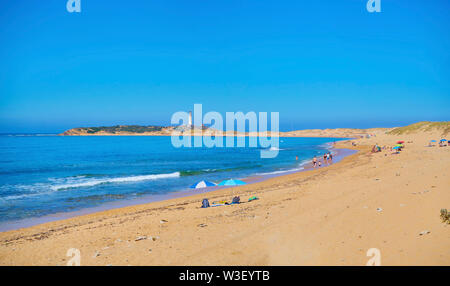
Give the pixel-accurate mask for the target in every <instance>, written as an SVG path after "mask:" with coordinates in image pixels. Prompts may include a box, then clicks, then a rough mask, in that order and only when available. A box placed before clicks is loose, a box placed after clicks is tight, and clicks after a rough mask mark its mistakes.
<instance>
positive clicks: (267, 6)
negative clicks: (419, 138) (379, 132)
mask: <svg viewBox="0 0 450 286" xmlns="http://www.w3.org/2000/svg"><path fill="white" fill-rule="evenodd" d="M366 2H367V1H366V0H345V1H336V0H333V1H325V0H322V1H319V0H314V1H312V0H308V1H300V0H295V1H265V0H264V1H263V0H255V1H246V0H239V1H235V0H226V1H221V0H220V1H219V0H214V1H210V0H204V1H195V0H190V1H186V0H183V1H174V0H164V1H162V0H159V1H153V0H146V1H137V0H121V1H119V0H113V1H99V0H97V1H95V0H81V3H82V12H81V13H80V14H77V13H73V14H70V13H68V12H67V11H66V0H45V1H44V0H40V1H38V0H14V1H12V0H10V1H0V132H3V133H6V132H61V131H63V130H65V129H69V128H72V127H80V126H100V125H116V124H145V125H150V124H163V125H166V124H169V123H170V118H171V115H172V114H173V113H174V112H176V111H180V110H191V109H192V108H193V104H194V103H202V104H203V109H204V112H206V111H218V112H222V113H223V112H226V111H234V112H237V111H243V112H248V111H255V112H261V111H267V112H271V111H278V112H280V121H281V126H280V127H281V130H290V129H291V128H294V129H300V128H327V127H330V128H333V127H362V128H364V127H378V126H386V127H390V126H396V125H404V124H409V123H413V122H416V121H422V120H436V121H437V120H439V121H440V120H449V119H450V118H449V114H450V113H449V111H450V59H449V53H450V1H448V0H429V1H423V0H416V1H406V0H381V8H382V12H381V13H368V12H367V10H366Z"/></svg>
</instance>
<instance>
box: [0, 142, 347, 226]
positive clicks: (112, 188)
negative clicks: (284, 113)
mask: <svg viewBox="0 0 450 286" xmlns="http://www.w3.org/2000/svg"><path fill="white" fill-rule="evenodd" d="M246 140H247V141H248V138H246ZM339 140H344V139H342V138H339V139H337V138H290V137H287V138H280V143H279V153H278V156H277V157H275V158H270V159H267V158H264V159H263V158H261V156H260V151H261V147H239V148H237V147H236V148H221V147H215V148H207V147H201V148H200V147H199V148H175V147H173V146H172V144H171V138H170V137H166V136H56V135H47V134H2V135H0V226H1V225H5V224H6V225H7V224H8V223H9V222H17V221H21V220H24V219H30V218H37V217H45V216H49V215H52V214H60V213H66V212H75V211H79V210H83V209H89V208H93V207H98V206H102V205H108V203H111V202H126V201H133V200H136V199H139V198H142V199H146V200H148V201H151V200H152V198H158V199H159V200H161V199H164V198H165V197H166V196H167V197H168V196H170V195H173V194H177V193H183V192H189V191H191V192H192V189H190V188H189V187H190V186H191V185H192V184H194V183H195V182H198V181H200V180H208V181H211V182H215V183H219V182H221V181H222V180H226V179H231V178H232V179H243V180H244V181H245V180H246V178H249V177H254V176H256V177H258V176H262V177H264V176H267V175H282V174H283V173H288V172H294V171H301V170H302V169H303V168H304V167H305V164H311V163H310V162H311V158H313V157H314V156H321V155H323V153H325V152H328V151H329V150H331V149H332V143H333V142H336V141H339ZM246 146H248V144H246ZM296 157H298V159H296ZM208 189H209V190H214V189H215V187H212V188H208ZM144 201H145V200H144ZM0 228H1V227H0Z"/></svg>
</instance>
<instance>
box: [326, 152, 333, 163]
mask: <svg viewBox="0 0 450 286" xmlns="http://www.w3.org/2000/svg"><path fill="white" fill-rule="evenodd" d="M327 159H328V161H329V162H330V164H331V163H333V155H331V153H330V152H328V154H327Z"/></svg>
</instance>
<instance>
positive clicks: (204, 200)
mask: <svg viewBox="0 0 450 286" xmlns="http://www.w3.org/2000/svg"><path fill="white" fill-rule="evenodd" d="M202 208H209V201H208V199H203V201H202Z"/></svg>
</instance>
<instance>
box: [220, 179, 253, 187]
mask: <svg viewBox="0 0 450 286" xmlns="http://www.w3.org/2000/svg"><path fill="white" fill-rule="evenodd" d="M246 184H247V183H246V182H243V181H241V180H233V179H230V180H225V181H222V182H220V183H219V186H241V185H246Z"/></svg>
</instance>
